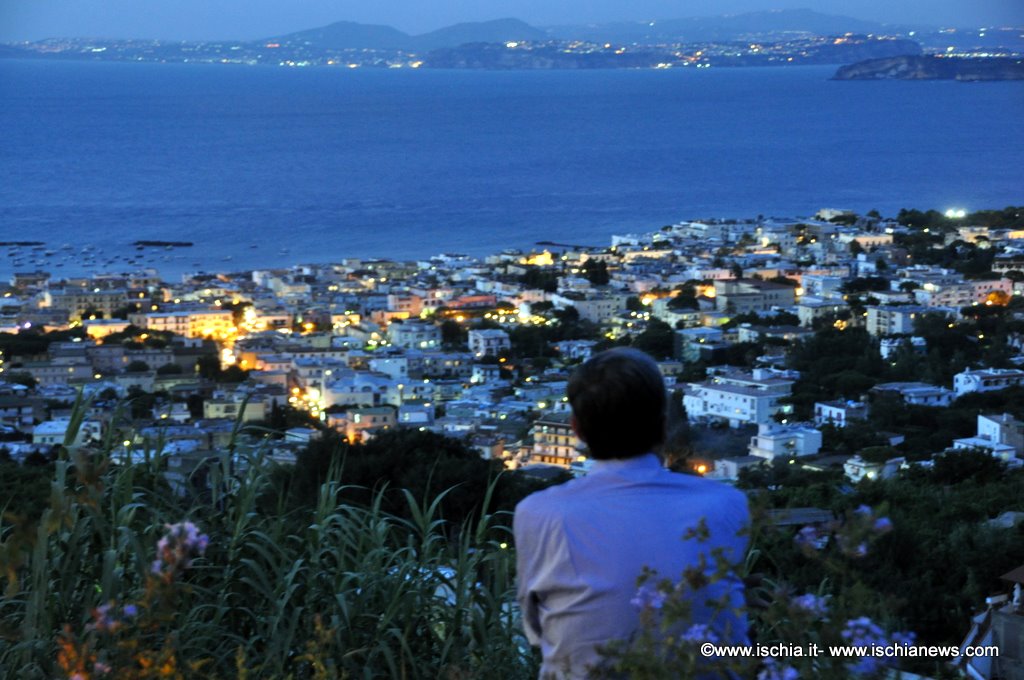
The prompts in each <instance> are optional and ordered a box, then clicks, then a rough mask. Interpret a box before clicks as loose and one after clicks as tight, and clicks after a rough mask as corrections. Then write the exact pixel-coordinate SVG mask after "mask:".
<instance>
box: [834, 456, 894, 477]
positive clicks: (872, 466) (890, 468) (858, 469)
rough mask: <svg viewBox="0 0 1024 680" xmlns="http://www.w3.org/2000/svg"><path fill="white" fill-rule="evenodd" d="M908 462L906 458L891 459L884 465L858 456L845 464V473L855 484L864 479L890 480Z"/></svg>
mask: <svg viewBox="0 0 1024 680" xmlns="http://www.w3.org/2000/svg"><path fill="white" fill-rule="evenodd" d="M906 462H907V460H906V458H903V457H902V456H900V457H898V458H890V459H889V460H887V461H885V462H884V463H871V462H868V461H866V460H864V459H863V458H861V457H860V456H859V455H857V456H853V457H852V458H849V459H848V460H847V461H846V463H844V464H843V472H844V473H846V477H847V479H849V480H850V481H851V482H854V483H857V482H859V481H860V480H862V479H889V478H890V477H893V476H894V475H895V474H896V473H897V472H898V471H899V470H900V468H901V467H902V466H903V465H904V464H905V463H906Z"/></svg>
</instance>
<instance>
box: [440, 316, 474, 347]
mask: <svg viewBox="0 0 1024 680" xmlns="http://www.w3.org/2000/svg"><path fill="white" fill-rule="evenodd" d="M468 338H469V331H467V330H466V329H465V328H463V327H462V324H460V323H458V322H457V321H453V320H452V319H445V320H444V321H442V322H441V344H442V345H444V346H445V347H465V346H466V342H467V341H468Z"/></svg>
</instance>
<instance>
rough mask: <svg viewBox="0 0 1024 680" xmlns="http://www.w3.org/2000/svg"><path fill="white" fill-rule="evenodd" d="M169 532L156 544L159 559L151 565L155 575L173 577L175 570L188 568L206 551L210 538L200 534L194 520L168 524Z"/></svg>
mask: <svg viewBox="0 0 1024 680" xmlns="http://www.w3.org/2000/svg"><path fill="white" fill-rule="evenodd" d="M166 529H167V533H165V534H164V536H163V538H161V539H160V540H159V541H158V542H157V544H156V551H157V559H155V560H154V561H153V564H152V565H151V566H150V571H151V572H152V573H153V574H154V575H155V576H163V577H164V578H168V579H169V578H172V577H173V576H174V574H175V572H177V571H179V570H184V569H188V568H189V567H190V566H191V565H192V559H193V558H195V557H197V556H199V555H202V554H204V553H205V552H206V548H207V546H208V545H209V544H210V538H209V536H207V535H206V534H200V533H199V529H198V528H197V527H196V525H195V524H193V523H192V522H179V523H177V524H168V525H166Z"/></svg>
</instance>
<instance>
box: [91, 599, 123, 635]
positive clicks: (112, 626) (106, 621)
mask: <svg viewBox="0 0 1024 680" xmlns="http://www.w3.org/2000/svg"><path fill="white" fill-rule="evenodd" d="M113 607H114V605H113V603H108V604H103V605H100V606H99V607H96V609H93V610H92V618H93V619H94V623H93V624H92V625H93V628H95V629H96V630H99V631H104V632H110V633H113V632H114V631H115V630H117V629H118V628H119V627H120V626H121V622H120V621H118V620H117V618H116V617H115V616H114V615H113V614H112V613H111V611H110V610H111V609H113Z"/></svg>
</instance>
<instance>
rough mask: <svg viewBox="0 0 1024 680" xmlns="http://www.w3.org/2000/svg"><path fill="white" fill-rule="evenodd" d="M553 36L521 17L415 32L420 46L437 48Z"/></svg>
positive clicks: (416, 43) (431, 48)
mask: <svg viewBox="0 0 1024 680" xmlns="http://www.w3.org/2000/svg"><path fill="white" fill-rule="evenodd" d="M549 39H550V36H549V35H548V34H547V33H546V32H545V31H542V30H541V29H539V28H534V27H533V26H531V25H530V24H528V23H526V22H525V21H520V20H519V19H495V20H494V21H480V22H472V23H465V24H455V25H454V26H448V27H447V28H440V29H438V30H436V31H431V32H430V33H425V34H423V35H419V36H416V37H415V38H413V42H414V44H415V46H416V47H417V48H418V49H421V50H434V49H439V48H442V47H458V46H459V45H466V44H469V43H504V42H509V41H537V40H549Z"/></svg>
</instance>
